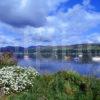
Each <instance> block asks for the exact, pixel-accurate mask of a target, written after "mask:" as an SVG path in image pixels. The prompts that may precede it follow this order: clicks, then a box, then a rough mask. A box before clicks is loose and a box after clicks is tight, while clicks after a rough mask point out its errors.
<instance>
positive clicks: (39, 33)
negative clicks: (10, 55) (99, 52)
mask: <svg viewBox="0 0 100 100" xmlns="http://www.w3.org/2000/svg"><path fill="white" fill-rule="evenodd" d="M99 26H100V0H0V47H4V46H24V47H28V46H37V45H72V44H82V43H100V28H99Z"/></svg>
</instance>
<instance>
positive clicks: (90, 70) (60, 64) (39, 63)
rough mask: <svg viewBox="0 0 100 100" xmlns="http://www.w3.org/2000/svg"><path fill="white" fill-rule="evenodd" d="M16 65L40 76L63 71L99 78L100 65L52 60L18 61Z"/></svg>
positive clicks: (29, 59)
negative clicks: (30, 68)
mask: <svg viewBox="0 0 100 100" xmlns="http://www.w3.org/2000/svg"><path fill="white" fill-rule="evenodd" d="M18 65H20V66H23V67H29V66H31V67H34V68H36V69H37V70H38V72H40V73H41V74H44V73H55V72H58V71H63V70H72V71H75V72H78V73H80V74H82V75H95V76H96V77H98V76H100V63H92V62H91V63H84V64H83V63H78V62H73V61H64V60H52V59H31V58H28V59H25V58H24V59H19V60H18Z"/></svg>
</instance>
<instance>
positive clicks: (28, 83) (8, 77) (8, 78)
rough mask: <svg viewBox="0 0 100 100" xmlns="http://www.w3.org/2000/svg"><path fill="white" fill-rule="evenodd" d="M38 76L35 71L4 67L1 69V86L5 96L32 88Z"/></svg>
mask: <svg viewBox="0 0 100 100" xmlns="http://www.w3.org/2000/svg"><path fill="white" fill-rule="evenodd" d="M36 76H37V71H36V70H35V69H24V68H21V67H18V66H12V67H9V66H7V67H3V68H2V69H0V84H2V87H1V88H3V90H4V91H3V92H4V94H10V93H16V92H21V91H23V90H26V89H29V88H30V87H32V84H33V82H34V78H35V77H36Z"/></svg>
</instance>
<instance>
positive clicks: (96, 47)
mask: <svg viewBox="0 0 100 100" xmlns="http://www.w3.org/2000/svg"><path fill="white" fill-rule="evenodd" d="M54 49H57V50H62V49H65V50H67V49H68V50H74V49H85V50H87V49H90V50H100V44H76V45H68V46H30V47H28V48H27V50H28V51H29V52H30V53H31V52H36V51H38V50H41V51H46V50H47V51H50V50H54ZM24 50H25V48H24V47H20V46H7V47H1V48H0V52H24Z"/></svg>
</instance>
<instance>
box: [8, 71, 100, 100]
mask: <svg viewBox="0 0 100 100" xmlns="http://www.w3.org/2000/svg"><path fill="white" fill-rule="evenodd" d="M93 81H94V80H92V79H89V78H87V77H83V76H80V75H79V74H77V73H74V72H58V73H56V74H53V75H43V76H37V77H36V79H35V80H34V83H33V88H31V89H30V90H28V91H25V92H22V93H20V94H17V95H10V96H9V99H8V100H100V98H99V97H100V96H99V95H95V93H96V92H99V90H100V80H99V79H98V80H97V79H95V84H93ZM94 96H96V97H94ZM94 98H95V99H94Z"/></svg>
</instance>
